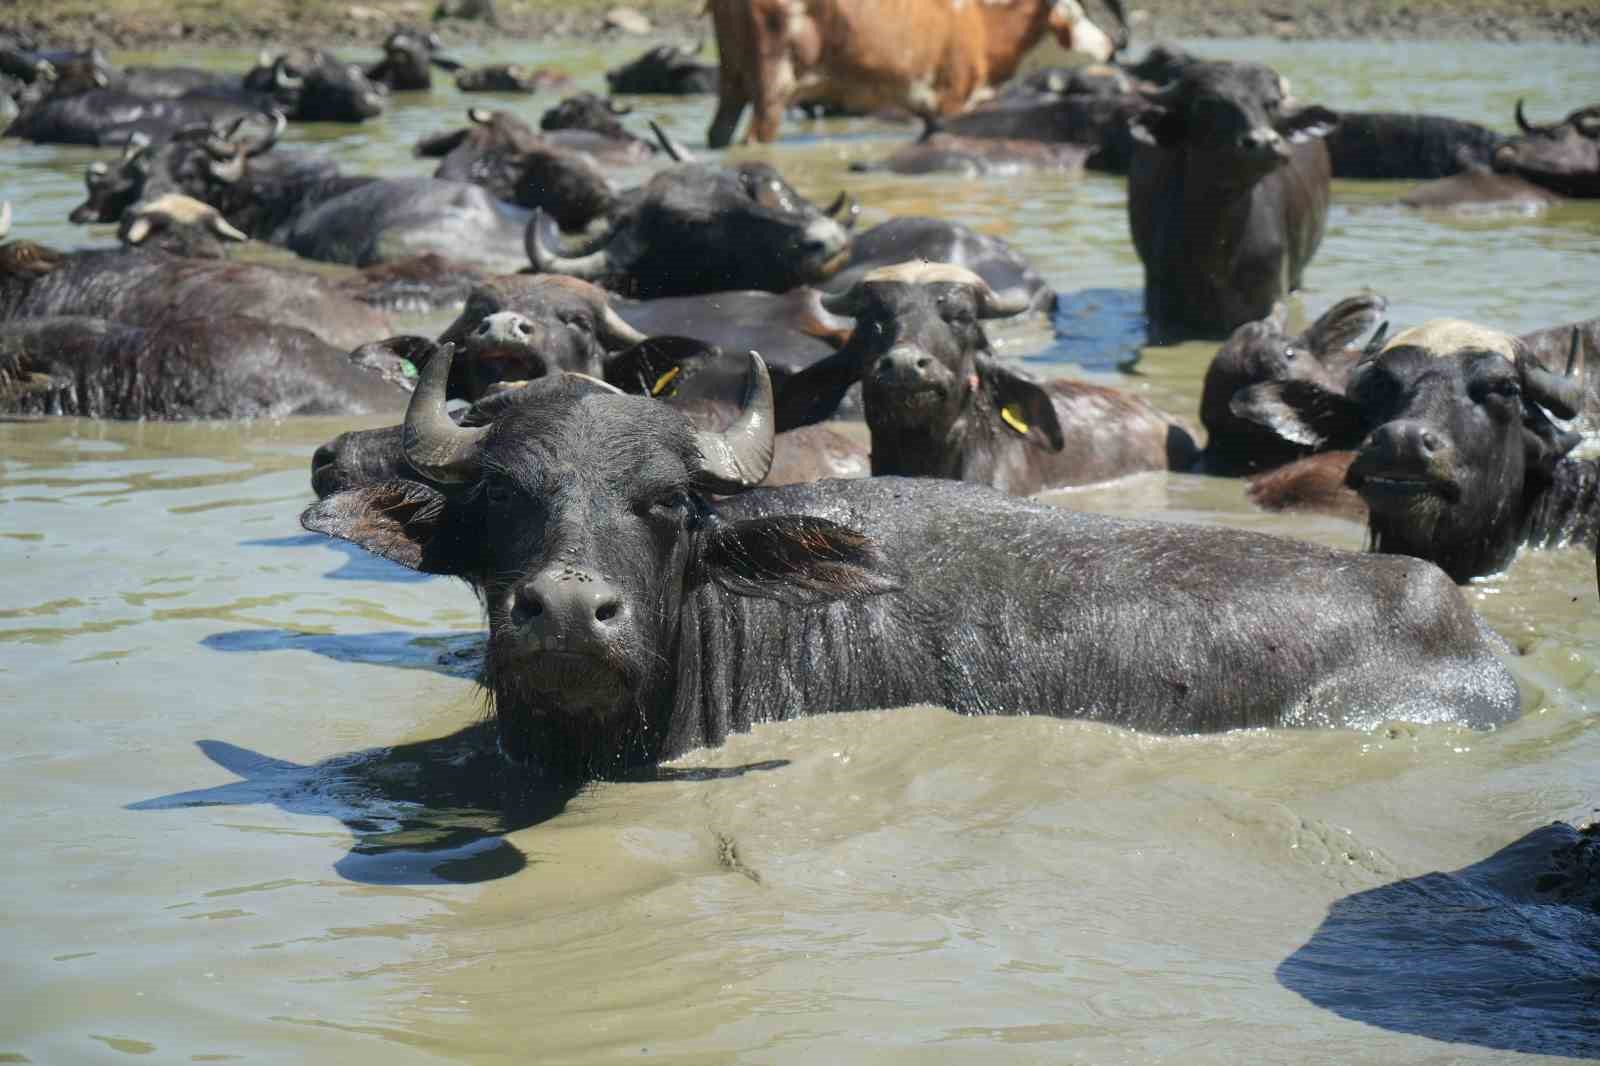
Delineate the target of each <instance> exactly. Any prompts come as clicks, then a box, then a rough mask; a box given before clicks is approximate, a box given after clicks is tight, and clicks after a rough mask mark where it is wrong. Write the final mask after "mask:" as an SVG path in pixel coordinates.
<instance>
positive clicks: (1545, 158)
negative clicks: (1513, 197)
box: [1493, 100, 1600, 200]
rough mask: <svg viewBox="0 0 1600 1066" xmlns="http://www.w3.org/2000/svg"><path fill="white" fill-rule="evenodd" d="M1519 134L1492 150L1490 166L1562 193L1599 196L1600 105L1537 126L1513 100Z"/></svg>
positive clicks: (1588, 197)
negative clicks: (1492, 164) (1515, 107)
mask: <svg viewBox="0 0 1600 1066" xmlns="http://www.w3.org/2000/svg"><path fill="white" fill-rule="evenodd" d="M1517 128H1518V129H1519V130H1521V131H1522V132H1521V133H1520V134H1519V135H1518V136H1516V137H1513V138H1511V139H1510V140H1508V141H1506V142H1505V143H1504V144H1503V145H1501V146H1500V147H1499V148H1497V149H1495V153H1494V157H1493V163H1494V168H1495V169H1496V170H1498V171H1502V172H1504V173H1507V174H1515V175H1516V176H1517V177H1520V178H1525V179H1527V180H1528V181H1531V182H1533V183H1534V184H1535V185H1538V186H1540V187H1541V188H1545V189H1549V190H1550V191H1551V192H1554V193H1559V194H1560V195H1562V196H1571V197H1575V198H1579V199H1587V200H1592V199H1594V198H1596V197H1600V104H1594V105H1591V106H1589V107H1583V108H1579V109H1578V110H1576V111H1574V112H1572V113H1571V114H1570V115H1568V116H1567V117H1566V118H1564V119H1562V120H1561V121H1560V122H1556V123H1552V124H1551V125H1548V126H1536V125H1534V124H1533V123H1531V122H1529V121H1528V119H1527V116H1525V115H1524V114H1523V111H1522V101H1521V100H1518V101H1517Z"/></svg>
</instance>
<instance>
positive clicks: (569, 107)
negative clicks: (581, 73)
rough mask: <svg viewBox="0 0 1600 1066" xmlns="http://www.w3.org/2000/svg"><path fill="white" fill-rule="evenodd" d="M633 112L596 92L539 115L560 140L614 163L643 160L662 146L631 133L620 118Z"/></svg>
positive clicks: (542, 125)
mask: <svg viewBox="0 0 1600 1066" xmlns="http://www.w3.org/2000/svg"><path fill="white" fill-rule="evenodd" d="M632 113H633V109H632V108H631V107H623V106H621V105H619V104H617V103H616V101H614V100H608V99H606V98H605V97H603V96H597V95H595V94H594V93H579V94H577V95H576V96H569V97H567V98H566V99H565V100H562V101H561V102H560V103H558V104H556V106H554V107H552V108H548V109H547V110H546V111H545V113H544V114H543V115H541V116H539V128H540V129H541V130H544V131H545V133H546V134H548V135H551V137H552V140H553V141H554V142H555V143H557V144H562V145H565V146H566V147H569V148H577V149H580V150H582V151H586V152H589V153H590V154H591V155H593V156H594V157H595V158H596V159H599V160H602V161H604V162H607V163H611V164H615V165H627V164H629V163H641V162H645V161H647V160H649V159H652V158H654V157H655V155H656V153H657V151H659V149H658V148H657V147H656V145H655V144H654V143H652V142H650V141H647V140H645V139H644V138H643V137H639V136H636V135H635V134H633V133H631V132H630V131H629V130H628V128H627V127H626V126H624V125H623V124H622V123H621V122H620V121H618V120H619V119H620V118H621V117H622V116H624V115H630V114H632Z"/></svg>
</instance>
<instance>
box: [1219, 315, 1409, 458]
mask: <svg viewBox="0 0 1600 1066" xmlns="http://www.w3.org/2000/svg"><path fill="white" fill-rule="evenodd" d="M1387 306H1388V304H1387V301H1385V300H1384V299H1383V297H1381V296H1377V295H1375V294H1367V295H1362V296H1352V297H1349V298H1347V299H1344V300H1340V301H1339V302H1338V303H1336V304H1334V305H1333V306H1332V307H1331V308H1329V309H1328V310H1327V311H1325V312H1324V313H1323V315H1322V317H1320V318H1318V319H1317V320H1316V321H1315V322H1313V323H1312V324H1311V325H1310V326H1308V327H1307V328H1306V329H1305V330H1304V331H1303V332H1301V333H1299V334H1296V335H1291V334H1290V333H1289V332H1288V322H1289V309H1288V306H1287V305H1285V304H1283V303H1281V302H1280V303H1277V304H1274V305H1273V308H1272V313H1271V314H1270V315H1268V316H1267V317H1266V318H1263V319H1261V320H1259V321H1257V322H1246V323H1245V324H1244V325H1242V326H1240V327H1239V328H1238V329H1236V330H1234V331H1233V335H1232V336H1231V337H1229V338H1228V340H1227V343H1225V344H1223V346H1222V347H1221V348H1219V349H1218V350H1217V354H1216V355H1215V356H1213V357H1212V359H1211V365H1210V366H1209V367H1207V368H1206V377H1205V383H1204V385H1203V386H1202V388H1201V392H1200V422H1201V423H1202V424H1203V425H1204V426H1205V427H1206V449H1205V453H1204V455H1203V456H1202V464H1203V467H1204V469H1205V470H1206V472H1208V473H1212V474H1225V475H1233V474H1242V473H1249V472H1252V471H1258V470H1267V469H1270V468H1272V467H1275V466H1281V465H1282V464H1284V463H1287V462H1289V461H1291V460H1293V459H1297V458H1299V457H1301V456H1303V455H1305V454H1307V453H1308V452H1309V451H1311V450H1312V447H1311V446H1310V445H1308V444H1304V443H1300V442H1296V441H1291V440H1286V439H1284V438H1283V437H1282V436H1281V435H1279V434H1278V433H1275V432H1273V431H1272V430H1270V429H1268V428H1267V427H1265V426H1263V425H1261V423H1259V422H1257V421H1255V420H1254V419H1250V418H1245V417H1242V416H1241V415H1239V414H1236V413H1235V412H1234V411H1233V401H1234V398H1235V397H1236V396H1238V395H1239V393H1241V392H1242V391H1243V390H1245V389H1248V388H1250V387H1251V386H1254V385H1261V384H1263V383H1266V382H1291V381H1292V382H1296V383H1303V384H1308V385H1314V386H1318V387H1321V388H1324V389H1326V390H1328V391H1330V392H1343V391H1344V380H1345V377H1346V376H1347V375H1348V374H1349V372H1350V368H1351V367H1352V366H1353V365H1355V361H1356V358H1357V357H1358V356H1359V355H1360V354H1361V352H1360V349H1358V348H1355V347H1352V345H1353V344H1354V343H1355V342H1356V340H1357V339H1358V338H1359V337H1360V336H1361V335H1362V334H1364V333H1366V332H1368V331H1369V330H1371V329H1372V328H1373V327H1374V326H1376V325H1377V324H1378V320H1379V318H1380V317H1381V316H1382V314H1383V312H1384V309H1385V308H1386V307H1387Z"/></svg>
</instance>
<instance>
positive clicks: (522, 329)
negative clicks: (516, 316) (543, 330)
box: [516, 321, 533, 337]
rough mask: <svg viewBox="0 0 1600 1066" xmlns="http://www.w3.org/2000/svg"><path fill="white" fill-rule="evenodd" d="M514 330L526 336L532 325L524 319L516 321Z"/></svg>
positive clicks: (530, 331) (531, 329)
mask: <svg viewBox="0 0 1600 1066" xmlns="http://www.w3.org/2000/svg"><path fill="white" fill-rule="evenodd" d="M516 331H517V332H518V333H520V334H522V335H523V336H524V337H526V336H527V335H528V334H530V333H532V332H533V327H532V326H531V325H529V324H528V323H527V322H525V321H524V322H518V323H517V325H516Z"/></svg>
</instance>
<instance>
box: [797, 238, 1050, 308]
mask: <svg viewBox="0 0 1600 1066" xmlns="http://www.w3.org/2000/svg"><path fill="white" fill-rule="evenodd" d="M919 259H920V260H923V261H925V262H929V263H948V264H950V265H951V266H958V267H965V268H966V269H967V270H970V271H972V272H973V273H974V274H976V275H978V276H979V277H980V278H982V279H983V280H984V283H985V284H987V285H988V286H989V288H991V289H993V290H994V292H995V293H996V295H998V296H999V297H1000V300H1001V301H1002V302H1003V303H1005V304H1007V305H1011V304H1014V303H1016V302H1017V301H1018V300H1019V299H1023V300H1025V301H1026V306H1027V308H1028V309H1029V310H1031V311H1048V310H1050V308H1051V307H1053V306H1054V305H1055V302H1056V294H1055V290H1054V289H1052V288H1050V286H1049V285H1047V284H1045V280H1044V278H1043V277H1041V276H1040V275H1039V272H1038V271H1036V270H1034V269H1033V267H1032V266H1030V265H1029V264H1028V261H1027V260H1026V259H1024V258H1023V257H1022V255H1021V253H1019V252H1018V251H1017V250H1016V249H1014V248H1012V247H1011V245H1010V244H1008V243H1006V241H1005V240H1003V239H1002V238H1000V237H991V236H990V235H988V234H986V233H978V232H977V231H976V230H973V229H971V228H970V227H967V226H964V225H962V224H961V223H959V222H948V221H946V220H944V219H942V218H923V217H920V216H916V215H910V216H903V217H900V218H891V219H890V220H889V221H887V222H884V223H882V224H881V225H877V226H873V227H872V228H871V229H869V230H865V231H863V232H861V233H859V234H857V235H856V237H855V239H854V240H853V241H851V243H850V258H849V259H848V260H846V261H845V265H844V267H843V268H841V269H840V270H839V272H838V273H836V274H834V275H833V276H832V277H830V278H828V279H827V280H826V281H824V282H822V284H821V286H820V287H821V288H822V289H823V290H824V291H827V292H832V293H843V292H848V291H849V290H851V289H853V288H855V286H856V283H857V282H859V281H860V280H861V279H862V278H863V277H865V276H866V275H867V274H868V273H869V272H871V271H873V270H877V269H878V268H880V267H887V266H894V265H896V264H898V263H908V262H912V261H914V260H919Z"/></svg>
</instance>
